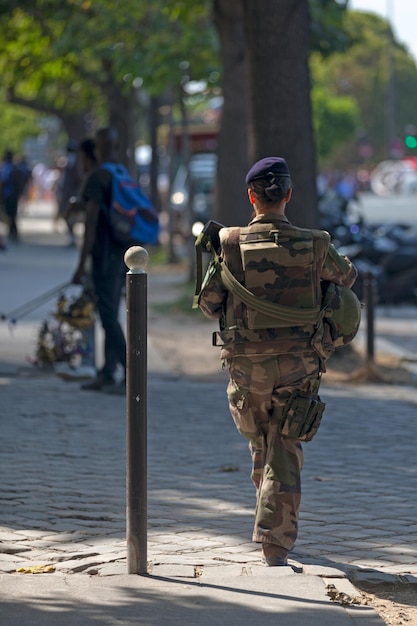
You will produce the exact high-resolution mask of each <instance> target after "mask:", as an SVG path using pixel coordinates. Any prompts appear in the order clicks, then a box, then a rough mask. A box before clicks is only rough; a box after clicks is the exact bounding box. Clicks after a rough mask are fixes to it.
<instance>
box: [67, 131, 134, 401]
mask: <svg viewBox="0 0 417 626" xmlns="http://www.w3.org/2000/svg"><path fill="white" fill-rule="evenodd" d="M117 150H118V135H117V132H116V131H115V130H114V129H113V128H102V129H100V130H99V131H98V132H97V134H96V137H95V153H96V155H97V158H98V163H99V165H100V163H105V162H110V163H117ZM111 199H112V175H111V174H110V172H108V171H106V170H105V169H104V168H101V167H97V168H96V169H94V170H93V171H92V172H91V173H90V175H89V176H88V178H87V180H86V184H85V187H84V190H83V201H84V203H85V211H86V218H85V231H84V239H83V244H82V247H81V251H80V258H79V262H78V266H77V269H76V271H75V273H74V276H73V279H72V281H73V283H75V284H81V283H82V282H83V280H84V278H85V276H86V274H87V262H88V260H89V258H90V257H91V265H92V268H91V278H92V281H93V285H94V289H95V295H96V299H97V309H98V312H99V315H100V319H101V323H102V326H103V329H104V365H103V367H102V368H101V369H100V370H99V371H98V372H97V375H96V377H95V378H94V379H93V380H91V381H89V382H87V383H85V384H83V385H82V389H86V390H92V391H102V390H103V391H107V392H109V393H121V394H124V393H125V389H126V340H125V336H124V333H123V330H122V327H121V325H120V322H119V307H120V300H121V294H122V289H123V286H124V284H125V280H126V271H127V267H126V265H125V263H124V259H123V257H124V252H125V248H124V247H123V246H121V245H120V244H117V243H115V242H114V241H113V238H112V236H111V231H110V228H109V224H108V220H107V212H108V210H109V208H110V202H111ZM118 367H121V368H122V369H123V377H122V380H121V382H120V383H119V382H118V381H117V380H116V373H117V368H118Z"/></svg>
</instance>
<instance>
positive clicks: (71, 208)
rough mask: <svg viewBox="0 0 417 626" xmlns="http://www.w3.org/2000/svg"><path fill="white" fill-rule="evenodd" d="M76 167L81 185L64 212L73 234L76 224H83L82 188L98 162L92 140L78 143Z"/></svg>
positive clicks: (83, 204) (83, 203)
mask: <svg viewBox="0 0 417 626" xmlns="http://www.w3.org/2000/svg"><path fill="white" fill-rule="evenodd" d="M77 165H78V171H79V176H80V180H81V183H80V186H79V189H78V191H77V194H76V195H74V196H71V197H70V198H69V201H68V204H67V207H66V210H65V212H64V216H65V220H66V222H67V223H68V224H70V225H71V229H72V231H73V232H74V226H75V224H76V222H83V223H85V202H84V199H83V195H84V188H85V186H86V184H87V181H88V178H89V175H90V174H91V172H92V171H93V170H95V169H96V168H97V167H98V160H97V156H96V153H95V144H94V140H93V139H90V138H86V139H83V140H82V141H81V142H80V145H79V148H78V151H77Z"/></svg>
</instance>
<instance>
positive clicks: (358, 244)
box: [319, 192, 417, 304]
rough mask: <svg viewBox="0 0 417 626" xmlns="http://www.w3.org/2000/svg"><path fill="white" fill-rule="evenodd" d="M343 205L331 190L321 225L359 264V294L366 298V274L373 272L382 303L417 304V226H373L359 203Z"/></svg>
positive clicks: (324, 201)
mask: <svg viewBox="0 0 417 626" xmlns="http://www.w3.org/2000/svg"><path fill="white" fill-rule="evenodd" d="M352 204H353V203H352ZM342 206H343V202H342V201H341V200H340V199H339V198H338V197H337V194H336V193H335V192H331V193H328V194H327V195H326V197H325V198H323V199H322V200H321V202H320V205H319V211H320V227H321V228H323V229H325V230H327V231H328V232H329V233H330V234H331V236H332V241H333V243H334V245H335V246H336V248H337V249H338V251H339V252H340V253H341V254H345V255H346V256H348V257H349V258H350V259H351V260H352V261H353V262H354V264H355V266H356V267H357V269H358V271H359V276H358V279H357V281H356V283H355V285H354V291H355V292H356V294H357V295H358V297H359V298H363V296H364V293H363V283H364V277H365V275H366V273H367V272H371V273H372V274H373V276H374V277H375V279H376V284H377V297H378V302H379V303H380V304H402V303H417V228H416V227H412V226H409V225H407V224H400V223H386V224H379V225H372V226H371V225H369V224H367V223H366V221H365V219H364V218H363V216H362V215H361V214H360V210H358V205H357V203H354V207H353V209H352V207H351V206H349V205H348V207H347V208H346V207H345V208H344V209H342Z"/></svg>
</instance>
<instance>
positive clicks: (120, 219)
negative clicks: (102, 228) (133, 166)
mask: <svg viewBox="0 0 417 626" xmlns="http://www.w3.org/2000/svg"><path fill="white" fill-rule="evenodd" d="M101 167H102V168H103V169H105V170H107V171H108V172H110V174H111V175H112V179H113V183H112V201H111V205H110V208H109V212H108V216H107V217H108V222H109V226H110V230H111V234H112V238H113V240H114V241H115V242H116V243H117V244H120V245H122V246H126V247H130V246H138V245H140V246H143V245H154V244H157V243H158V236H159V218H158V213H157V211H156V210H155V208H154V207H153V205H152V203H151V201H150V200H149V198H147V196H146V195H145V194H144V193H143V191H142V189H141V188H140V186H139V184H138V183H136V182H135V181H134V180H133V178H132V177H131V175H130V174H129V172H128V171H127V169H126V168H125V167H124V165H121V164H119V163H102V164H101Z"/></svg>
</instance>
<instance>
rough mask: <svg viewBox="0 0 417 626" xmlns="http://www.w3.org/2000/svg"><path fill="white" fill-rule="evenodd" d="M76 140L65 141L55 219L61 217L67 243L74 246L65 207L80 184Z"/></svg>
mask: <svg viewBox="0 0 417 626" xmlns="http://www.w3.org/2000/svg"><path fill="white" fill-rule="evenodd" d="M77 150H78V142H77V141H75V140H74V139H70V140H69V141H68V143H67V154H66V157H65V160H64V161H63V166H62V167H61V175H60V177H59V180H58V185H57V190H56V196H57V203H58V211H57V215H56V219H57V220H59V219H60V218H62V219H63V220H64V221H65V224H66V226H67V230H68V235H69V245H70V246H75V244H76V241H75V235H74V229H73V224H72V223H71V221H69V220H68V219H67V208H68V203H69V202H70V200H71V198H75V197H76V196H77V193H78V189H79V187H80V184H81V176H80V172H79V167H78V163H77Z"/></svg>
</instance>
